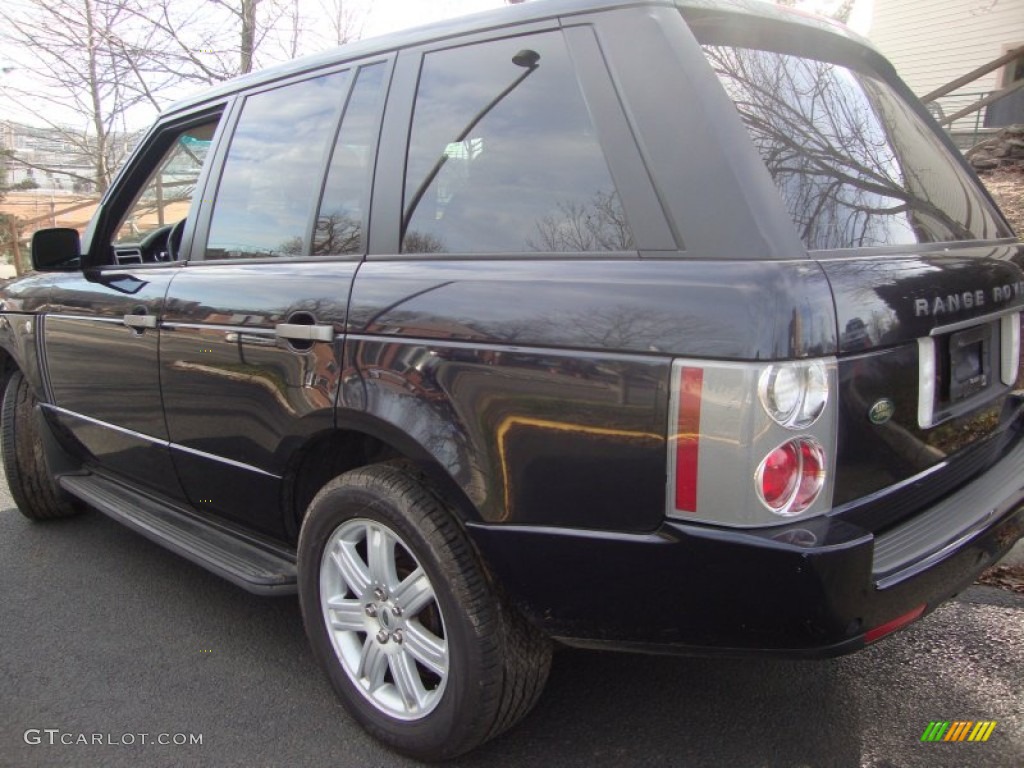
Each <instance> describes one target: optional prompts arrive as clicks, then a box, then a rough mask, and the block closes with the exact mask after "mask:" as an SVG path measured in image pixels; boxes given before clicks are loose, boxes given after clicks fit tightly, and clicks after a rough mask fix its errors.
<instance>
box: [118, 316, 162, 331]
mask: <svg viewBox="0 0 1024 768" xmlns="http://www.w3.org/2000/svg"><path fill="white" fill-rule="evenodd" d="M124 324H125V325H127V326H128V327H129V328H134V329H135V330H137V331H144V330H146V329H147V328H156V315H125V316H124Z"/></svg>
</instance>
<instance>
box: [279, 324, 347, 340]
mask: <svg viewBox="0 0 1024 768" xmlns="http://www.w3.org/2000/svg"><path fill="white" fill-rule="evenodd" d="M274 332H275V333H276V334H277V338H279V339H293V340H295V341H334V326H333V325H299V324H298V323H278V324H277V325H276V326H274Z"/></svg>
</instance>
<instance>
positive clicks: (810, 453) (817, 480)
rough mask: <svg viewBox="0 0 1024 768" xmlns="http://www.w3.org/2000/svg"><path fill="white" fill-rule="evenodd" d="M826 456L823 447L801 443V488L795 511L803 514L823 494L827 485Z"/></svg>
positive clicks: (797, 496)
mask: <svg viewBox="0 0 1024 768" xmlns="http://www.w3.org/2000/svg"><path fill="white" fill-rule="evenodd" d="M824 464H825V456H824V452H823V451H822V450H821V447H820V446H818V445H817V444H816V443H812V442H810V441H809V440H801V441H800V487H799V488H797V491H796V498H795V499H793V509H794V510H796V511H799V512H803V511H804V510H805V509H807V508H808V507H809V506H811V504H813V503H814V500H815V499H816V498H818V494H819V493H821V488H822V486H823V485H824V484H825V466H824Z"/></svg>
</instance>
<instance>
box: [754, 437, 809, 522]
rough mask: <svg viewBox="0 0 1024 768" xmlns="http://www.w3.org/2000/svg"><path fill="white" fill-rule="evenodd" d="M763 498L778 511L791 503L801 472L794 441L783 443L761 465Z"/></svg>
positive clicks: (772, 508)
mask: <svg viewBox="0 0 1024 768" xmlns="http://www.w3.org/2000/svg"><path fill="white" fill-rule="evenodd" d="M761 467H762V468H761V498H762V499H763V500H764V503H765V504H767V505H768V508H769V509H771V510H772V511H778V510H779V509H782V508H783V507H785V506H786V504H788V503H789V501H790V498H791V497H792V496H793V489H794V488H795V487H796V482H797V478H798V477H799V474H800V454H799V453H798V452H797V449H796V447H795V446H794V445H793V443H792V442H788V443H783V444H782V445H780V446H779V447H778V448H776V449H775V450H774V451H772V452H771V453H769V454H768V456H767V458H765V460H764V463H763V464H762V465H761Z"/></svg>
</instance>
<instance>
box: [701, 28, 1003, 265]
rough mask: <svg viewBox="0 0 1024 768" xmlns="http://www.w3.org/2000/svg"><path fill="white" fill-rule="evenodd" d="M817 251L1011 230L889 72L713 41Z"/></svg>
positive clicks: (714, 55) (713, 53)
mask: <svg viewBox="0 0 1024 768" xmlns="http://www.w3.org/2000/svg"><path fill="white" fill-rule="evenodd" d="M704 51H705V55H706V56H707V58H708V60H709V62H710V63H711V66H712V67H713V68H714V70H715V73H716V74H717V75H718V78H719V80H720V81H721V82H722V84H723V85H724V86H725V89H726V91H727V92H728V93H729V96H730V97H732V100H733V102H734V103H735V104H736V108H737V109H738V110H739V113H740V116H741V117H742V118H743V122H744V123H745V124H746V126H747V130H748V132H749V133H750V137H751V138H752V139H753V141H754V144H755V145H756V147H757V150H758V152H759V153H760V154H761V159H762V160H764V163H765V165H766V166H767V168H768V172H769V173H770V174H771V176H772V179H774V181H775V185H776V187H778V189H779V192H780V193H781V194H782V198H783V200H784V201H785V205H786V208H787V209H788V210H789V214H790V215H791V216H792V218H793V221H794V223H795V224H796V226H797V228H798V230H799V232H800V236H801V238H802V239H803V241H804V243H805V245H806V246H807V248H808V249H811V250H828V249H838V248H863V247H871V246H886V245H908V244H916V243H936V242H949V241H959V240H985V239H991V238H1001V237H1009V236H1010V233H1009V232H1008V231H1007V229H1006V227H1005V226H1004V225H1003V224H1002V222H1001V221H1000V220H999V219H998V218H997V216H996V215H995V214H994V213H993V211H992V209H991V207H990V206H989V204H988V202H987V201H986V199H985V197H984V195H983V194H982V192H981V191H980V190H979V189H978V188H977V186H976V185H975V183H974V181H973V180H972V179H971V178H970V176H969V175H968V174H967V173H966V172H965V171H964V170H963V168H962V167H961V166H960V165H959V163H957V162H956V161H955V160H954V158H953V157H951V155H950V153H949V151H948V150H947V148H946V147H945V146H944V145H943V144H942V142H941V141H940V140H939V138H938V137H937V136H936V135H935V133H934V132H933V130H932V128H931V127H930V126H929V125H927V124H926V123H924V122H923V121H922V120H921V119H920V117H919V116H918V115H917V114H916V113H915V112H914V110H913V109H912V108H911V107H910V106H909V105H908V104H907V103H906V102H904V101H903V100H902V98H901V97H900V96H899V95H898V94H897V93H896V92H895V91H894V90H893V88H891V87H890V86H889V85H888V84H887V83H886V82H884V81H883V80H881V79H879V78H876V77H873V76H871V75H869V74H865V73H862V72H858V71H854V70H852V69H849V68H847V67H844V66H840V65H838V64H833V63H829V62H827V61H819V60H815V59H809V58H802V57H799V56H793V55H788V54H782V53H775V52H771V51H763V50H754V49H750V48H737V47H732V46H725V45H706V46H704Z"/></svg>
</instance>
